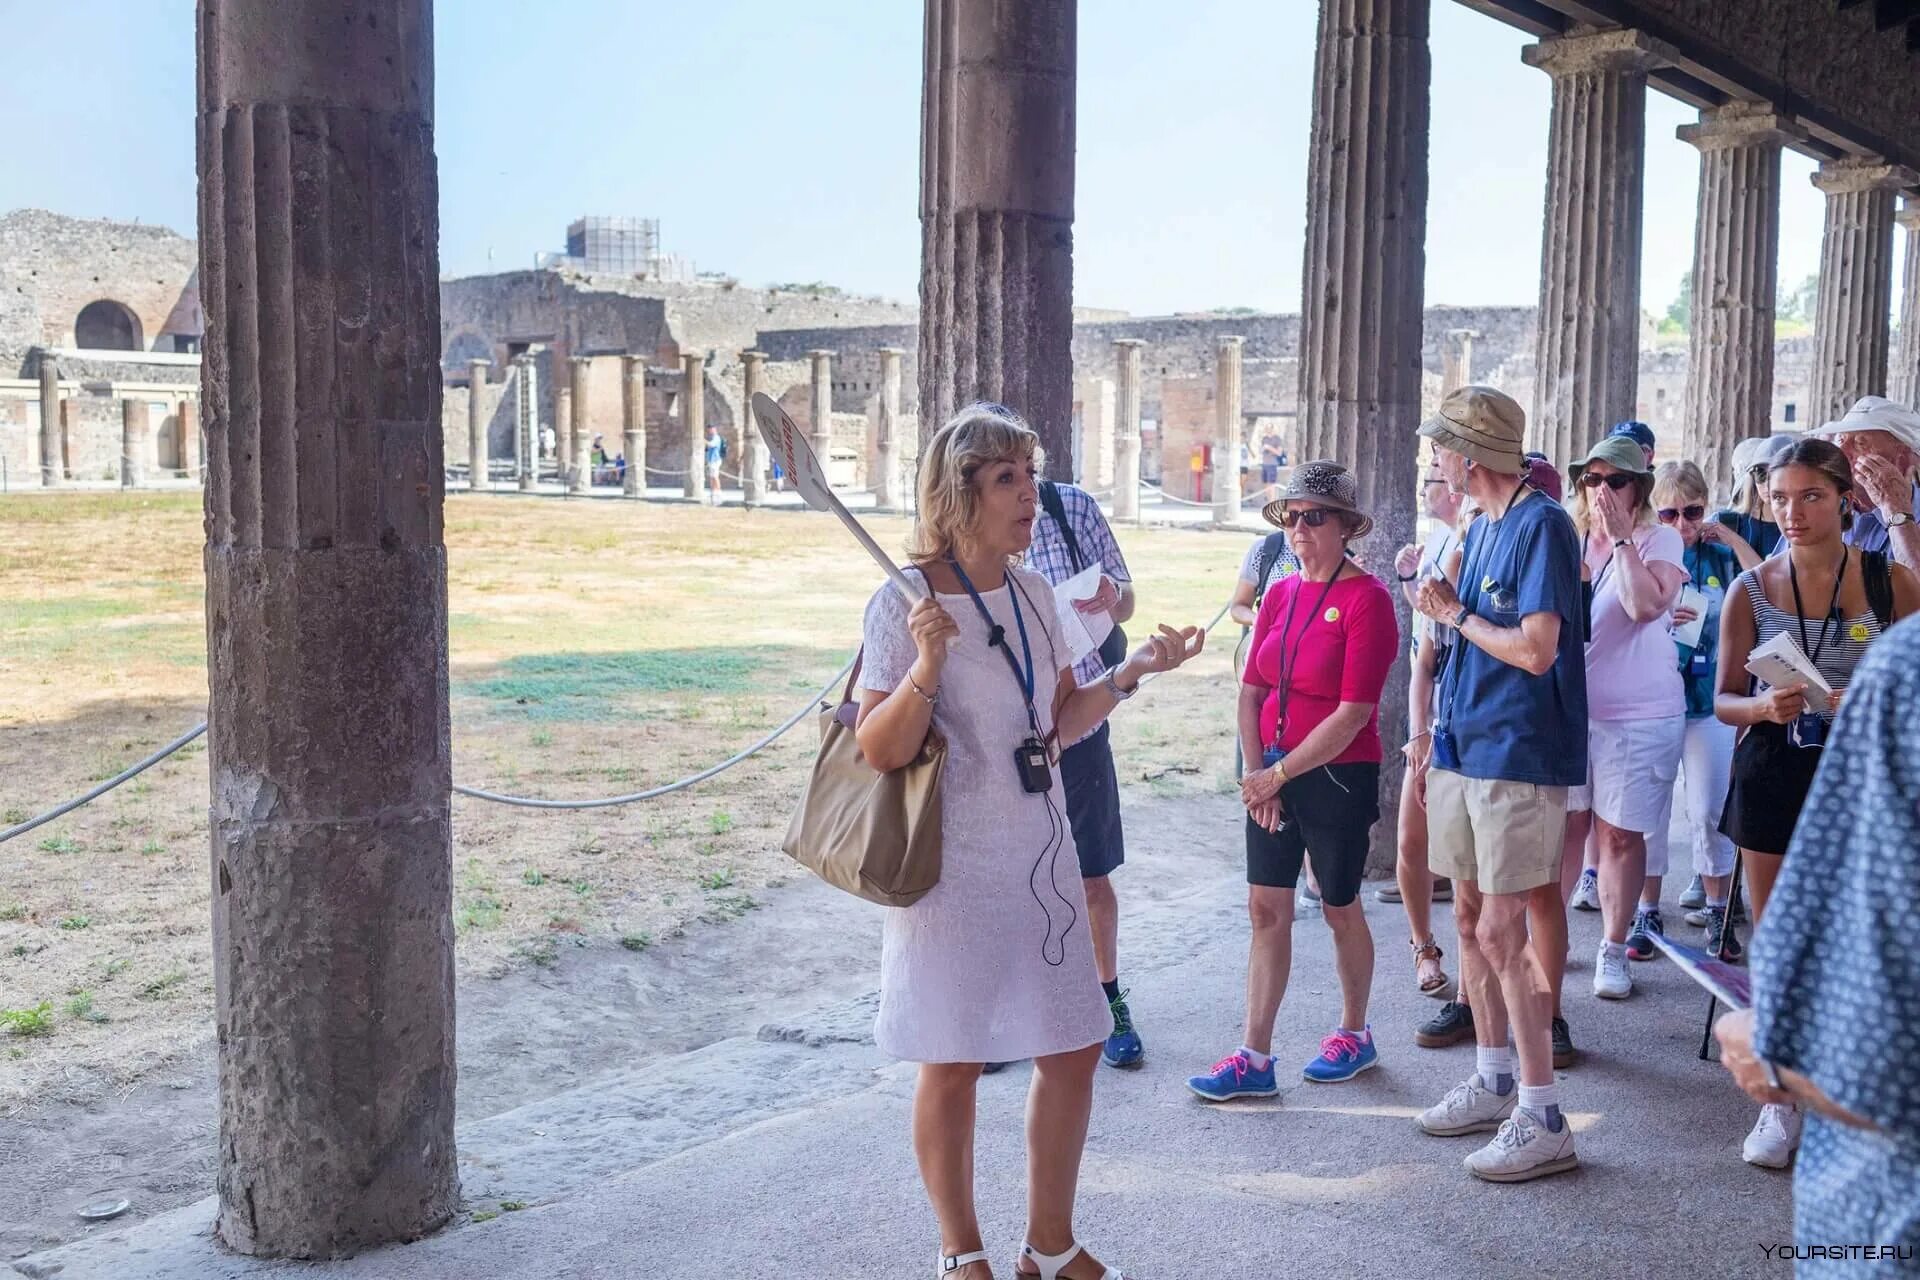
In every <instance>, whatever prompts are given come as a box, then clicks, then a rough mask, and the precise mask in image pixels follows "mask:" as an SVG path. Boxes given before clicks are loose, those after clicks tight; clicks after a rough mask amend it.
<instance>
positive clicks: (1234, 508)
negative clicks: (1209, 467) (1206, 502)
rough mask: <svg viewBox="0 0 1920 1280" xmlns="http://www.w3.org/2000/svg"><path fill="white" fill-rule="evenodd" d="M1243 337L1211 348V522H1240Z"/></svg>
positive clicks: (1244, 340)
mask: <svg viewBox="0 0 1920 1280" xmlns="http://www.w3.org/2000/svg"><path fill="white" fill-rule="evenodd" d="M1246 341H1247V340H1246V339H1245V338H1237V337H1236V338H1221V339H1220V340H1219V341H1218V342H1217V343H1216V344H1215V346H1214V349H1213V521H1214V523H1215V524H1222V525H1231V524H1235V523H1237V522H1238V521H1239V519H1240V416H1241V385H1242V384H1241V380H1240V354H1241V350H1242V348H1243V347H1245V345H1246Z"/></svg>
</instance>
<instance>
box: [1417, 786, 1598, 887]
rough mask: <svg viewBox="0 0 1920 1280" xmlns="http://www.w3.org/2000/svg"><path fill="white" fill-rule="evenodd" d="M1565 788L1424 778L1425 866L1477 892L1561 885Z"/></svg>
mask: <svg viewBox="0 0 1920 1280" xmlns="http://www.w3.org/2000/svg"><path fill="white" fill-rule="evenodd" d="M1566 833H1567V788H1565V787H1544V786H1541V785H1539V784H1538V783H1533V782H1503V781H1490V780H1488V779H1485V778H1469V777H1466V776H1465V775H1463V774H1458V773H1454V772H1452V771H1451V770H1447V769H1432V770H1429V771H1428V773H1427V866H1428V868H1429V869H1431V870H1432V872H1433V874H1435V875H1437V876H1448V877H1451V878H1452V879H1454V880H1463V881H1466V882H1467V883H1469V884H1475V885H1478V886H1479V887H1480V892H1482V893H1526V892H1527V891H1528V890H1530V889H1538V888H1539V887H1540V886H1541V885H1543V884H1556V883H1558V882H1559V879H1560V842H1561V841H1562V840H1563V839H1564V838H1565V837H1566Z"/></svg>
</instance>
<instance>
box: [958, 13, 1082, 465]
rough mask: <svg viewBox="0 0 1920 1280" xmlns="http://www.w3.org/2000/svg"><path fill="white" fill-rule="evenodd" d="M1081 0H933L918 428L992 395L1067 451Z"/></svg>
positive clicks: (1044, 440) (1054, 450)
mask: <svg viewBox="0 0 1920 1280" xmlns="http://www.w3.org/2000/svg"><path fill="white" fill-rule="evenodd" d="M1076 7H1077V4H1076V0H1025V2H1024V3H1021V4H1005V3H1000V2H998V0H926V24H925V28H924V31H925V60H924V63H923V66H922V76H923V79H922V88H921V97H920V439H921V441H922V443H924V442H925V441H926V440H927V439H928V438H929V437H930V436H931V435H932V434H933V433H934V432H935V431H936V430H938V429H939V427H940V425H941V424H942V423H943V422H945V421H946V420H947V418H948V417H950V416H951V415H952V414H953V411H954V410H955V409H957V408H958V407H960V406H961V405H964V404H967V403H969V402H970V401H974V400H995V401H998V402H999V403H1001V404H1005V405H1007V406H1009V407H1011V408H1012V409H1014V410H1016V411H1018V412H1019V413H1020V414H1021V415H1022V416H1023V417H1025V418H1026V420H1027V421H1028V422H1029V423H1031V424H1032V426H1033V428H1034V430H1036V431H1038V432H1039V433H1040V443H1041V444H1042V445H1043V446H1044V447H1045V449H1046V451H1047V457H1048V459H1049V460H1050V461H1051V463H1052V464H1053V465H1052V470H1053V474H1054V476H1055V478H1056V479H1061V480H1071V479H1073V477H1072V476H1070V475H1068V474H1067V473H1066V469H1067V467H1068V466H1069V465H1070V464H1069V461H1068V460H1069V459H1071V458H1072V456H1073V444H1072V436H1071V433H1072V426H1073V424H1072V416H1073V355H1072V340H1073V163H1074V60H1075V45H1076V40H1077V30H1076V22H1077V19H1076V16H1075V10H1076Z"/></svg>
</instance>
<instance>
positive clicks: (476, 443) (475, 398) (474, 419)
mask: <svg viewBox="0 0 1920 1280" xmlns="http://www.w3.org/2000/svg"><path fill="white" fill-rule="evenodd" d="M492 364H493V362H492V361H490V360H480V359H473V360H469V361H467V487H468V488H469V489H471V490H473V491H474V492H475V493H484V492H485V491H486V490H488V489H490V488H492V487H493V484H492V481H491V480H490V479H489V478H488V476H487V411H486V407H485V406H484V405H483V404H482V400H483V399H484V393H485V391H486V389H487V370H488V369H489V368H491V367H492Z"/></svg>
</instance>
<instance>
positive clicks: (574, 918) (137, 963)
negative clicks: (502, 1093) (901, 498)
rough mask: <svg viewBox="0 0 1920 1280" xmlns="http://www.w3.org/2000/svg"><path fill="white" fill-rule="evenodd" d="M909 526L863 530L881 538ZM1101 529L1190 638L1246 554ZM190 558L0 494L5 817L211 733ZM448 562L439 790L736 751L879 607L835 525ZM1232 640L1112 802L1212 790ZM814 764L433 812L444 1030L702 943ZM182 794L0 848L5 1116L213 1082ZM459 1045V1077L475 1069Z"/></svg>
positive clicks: (201, 813)
mask: <svg viewBox="0 0 1920 1280" xmlns="http://www.w3.org/2000/svg"><path fill="white" fill-rule="evenodd" d="M906 530H907V526H906V524H905V522H904V521H900V520H891V521H888V520H879V521H876V534H877V536H878V537H879V539H880V540H881V542H882V543H883V545H891V546H898V545H900V544H901V543H902V542H903V541H904V538H905V535H906ZM1120 539H1121V542H1122V545H1123V548H1124V549H1125V551H1126V553H1127V555H1128V556H1129V559H1130V561H1131V562H1132V565H1133V568H1134V571H1135V573H1136V575H1137V577H1138V579H1139V594H1140V601H1141V603H1140V612H1139V615H1138V618H1139V620H1140V623H1142V624H1144V623H1145V622H1146V621H1148V620H1150V619H1152V620H1162V619H1164V620H1167V621H1173V622H1204V621H1205V620H1206V619H1207V618H1209V617H1211V616H1212V615H1213V613H1214V612H1215V610H1217V609H1218V607H1219V606H1220V605H1221V604H1222V603H1224V601H1225V600H1226V598H1227V595H1228V593H1229V592H1230V589H1231V583H1232V580H1233V574H1234V570H1235V569H1236V567H1237V565H1238V563H1239V560H1240V557H1241V555H1242V554H1243V552H1244V550H1245V545H1246V540H1245V537H1244V535H1239V534H1209V533H1203V532H1198V531H1189V530H1166V529H1161V530H1125V531H1122V532H1121V534H1120ZM202 542H203V534H202V529H201V522H200V507H199V503H198V500H197V496H196V495H139V496H123V495H120V494H63V495H52V496H48V497H39V496H14V497H10V498H6V499H4V500H0V687H3V688H5V689H6V691H7V693H6V696H5V699H4V702H3V703H0V826H4V825H10V824H12V823H14V822H17V821H20V820H22V819H24V818H25V817H27V816H30V815H31V814H34V813H38V812H40V811H41V810H43V809H44V808H46V807H48V806H50V805H51V804H53V803H55V802H57V801H58V800H61V799H65V798H67V797H68V796H71V795H74V794H77V793H79V792H80V791H83V790H85V789H86V788H87V787H88V786H90V785H91V784H92V783H93V782H94V781H97V780H100V779H104V778H106V777H109V776H111V775H112V774H114V773H115V772H117V771H118V770H120V769H121V768H123V767H124V766H125V765H126V764H128V763H130V762H131V761H133V760H134V759H137V758H138V757H140V756H142V755H144V754H146V753H147V752H148V751H150V750H152V749H153V748H154V747H156V746H158V745H160V744H162V743H164V742H166V741H168V740H170V739H171V738H173V737H174V736H176V735H177V734H179V733H180V732H182V731H183V730H185V729H187V728H188V727H190V726H191V725H193V724H194V723H196V722H198V721H199V720H200V719H201V718H202V717H203V716H204V713H205V704H206V670H205V660H204V644H205V632H204V624H203V620H202V610H201V604H202V582H201V568H200V565H201V548H202ZM447 544H448V562H449V579H450V581H449V601H450V625H451V637H452V715H453V743H454V776H455V778H456V780H458V781H460V782H463V783H466V784H469V785H474V786H479V787H483V788H487V789H490V790H500V791H506V792H511V793H516V794H523V795H533V796H543V797H557V798H577V797H586V796H596V795H608V794H617V793H622V792H630V791H635V790H639V789H642V788H645V787H649V786H653V785H656V784H659V783H663V782H667V781H670V780H673V779H675V778H678V777H681V776H684V775H685V774H687V773H690V772H692V771H694V770H696V769H699V768H702V767H704V766H706V765H708V764H710V763H712V762H714V761H716V760H718V759H720V758H722V757H724V756H726V755H728V754H731V753H732V752H733V751H735V750H737V749H739V748H740V747H743V746H745V745H747V744H748V743H750V742H752V741H753V740H755V739H756V738H758V737H759V736H760V735H761V734H762V733H764V732H765V731H766V730H767V729H769V728H771V727H772V726H773V725H774V724H777V723H778V722H779V721H781V720H783V719H784V718H785V717H786V716H787V715H788V714H790V713H791V712H792V711H793V710H795V709H797V708H798V707H800V706H801V705H804V704H805V703H806V702H807V700H808V699H809V698H810V697H811V696H812V694H813V693H814V692H815V691H816V690H818V689H819V688H820V687H821V685H822V684H823V683H824V682H825V681H826V680H827V678H828V677H829V676H830V675H832V673H833V672H834V671H835V670H836V669H838V668H839V667H840V665H841V664H842V663H843V662H844V661H845V660H846V659H847V658H848V657H849V656H851V653H852V650H853V648H854V646H855V644H856V643H857V640H858V634H859V627H860V615H861V609H862V606H863V605H864V602H865V600H866V598H867V597H868V595H869V594H870V593H871V592H872V590H873V589H874V586H875V585H876V573H875V571H874V569H873V568H872V566H871V564H870V562H868V561H867V560H866V559H865V558H864V557H862V556H861V555H860V554H859V553H858V551H857V550H856V549H855V548H854V547H853V546H852V544H851V543H850V541H849V540H848V539H847V538H846V537H845V535H844V534H843V533H842V532H841V530H840V529H839V527H838V526H837V524H835V523H834V522H832V521H831V520H829V519H826V518H824V517H819V516H814V515H811V514H806V513H797V512H773V511H758V512H747V511H743V510H740V509H723V510H709V509H705V508H701V507H693V506H679V505H655V504H638V503H623V502H615V501H592V502H582V501H559V500H554V499H536V498H520V497H517V496H510V495H497V496H465V495H462V496H456V497H453V498H451V499H450V500H449V502H448V505H447ZM1136 629H1137V628H1136ZM1231 630H1232V629H1231V627H1230V626H1229V627H1228V628H1227V629H1226V630H1225V631H1223V632H1222V633H1221V636H1220V638H1221V639H1222V640H1223V641H1226V642H1227V643H1221V644H1217V645H1215V646H1214V647H1213V649H1212V651H1210V652H1209V653H1208V654H1206V655H1204V656H1203V657H1202V658H1201V659H1200V660H1199V661H1198V662H1197V663H1196V664H1195V665H1194V668H1193V670H1192V671H1191V672H1190V673H1182V674H1180V675H1178V676H1176V677H1174V678H1170V679H1166V680H1162V681H1158V682H1155V683H1154V684H1153V685H1151V686H1150V687H1149V688H1148V689H1147V690H1146V691H1145V692H1143V694H1142V695H1141V698H1140V700H1139V701H1137V702H1135V703H1133V704H1132V705H1131V707H1130V708H1129V711H1130V713H1131V714H1128V715H1125V716H1122V717H1120V718H1118V719H1117V720H1116V722H1115V745H1116V750H1117V754H1118V757H1119V761H1120V770H1121V774H1122V778H1123V781H1124V782H1125V784H1126V785H1127V787H1128V790H1129V791H1130V792H1131V793H1132V794H1133V795H1134V796H1136V797H1138V798H1143V797H1145V796H1149V795H1177V794H1183V793H1189V792H1193V791H1197V790H1211V789H1217V788H1222V787H1225V786H1227V785H1228V782H1229V779H1228V776H1227V775H1228V773H1229V771H1230V767H1231V754H1232V747H1231V742H1230V739H1229V737H1228V734H1227V726H1228V725H1229V723H1230V719H1231V714H1232V690H1231V683H1230V677H1229V675H1228V671H1229V659H1228V655H1229V654H1230V652H1231V648H1232V645H1231V641H1232V640H1233V639H1235V638H1237V637H1235V636H1233V635H1232V634H1230V633H1231ZM1143 712H1144V713H1145V714H1142V713H1143ZM814 741H815V740H814V736H813V733H812V731H811V728H810V726H808V725H806V724H804V723H803V725H802V727H801V728H799V729H796V730H795V731H794V732H793V733H792V734H790V735H788V736H787V737H786V738H785V739H783V740H782V741H780V742H779V743H777V744H775V745H774V746H773V747H772V748H770V749H769V750H767V751H765V752H763V753H761V754H760V755H758V756H756V757H754V758H753V759H752V760H750V761H748V762H747V763H745V764H744V765H742V766H741V767H739V768H737V769H735V770H733V771H731V772H729V773H727V774H724V775H722V776H720V777H718V778H715V779H713V780H712V781H710V782H707V783H705V784H702V785H700V786H698V787H695V788H693V789H691V790H689V791H685V792H681V793H679V794H676V795H674V796H670V797H665V798H662V799H658V800H653V801H649V802H644V803H640V804H634V805H628V806H623V807H619V808H608V809H595V810H587V811H581V812H543V811H537V810H527V809H515V808H506V807H502V806H499V805H494V804H489V803H484V802H480V801H476V800H470V799H466V798H462V797H455V800H454V840H455V847H454V850H453V857H454V861H455V868H456V872H457V875H456V894H455V903H454V910H455V915H456V923H457V926H458V938H459V943H458V969H459V973H460V977H461V981H462V985H463V1007H472V1004H471V1000H470V999H469V997H468V995H467V994H466V993H467V992H468V991H469V989H477V988H474V987H473V984H477V983H487V982H498V981H500V980H502V979H506V978H509V977H515V978H517V979H519V980H520V981H518V982H515V983H509V984H507V985H508V986H510V987H515V988H516V989H518V988H520V987H521V986H524V989H525V991H526V992H527V993H528V994H527V995H526V997H525V998H526V999H529V1000H543V999H550V998H552V997H551V995H550V994H549V995H540V994H537V993H539V992H541V991H543V990H545V991H548V992H551V990H552V985H553V982H554V981H555V980H556V979H560V978H562V977H563V976H564V975H563V971H565V970H567V969H568V967H569V966H571V965H575V964H576V963H579V964H585V963H587V960H588V957H589V956H591V957H592V962H593V963H594V964H597V965H603V964H612V965H616V966H617V965H619V964H621V963H627V964H639V963H641V962H642V960H643V959H644V957H645V954H646V952H647V951H648V950H649V949H651V948H654V947H657V946H661V945H663V944H666V943H668V942H670V941H672V940H674V939H677V938H681V937H683V936H684V935H685V933H686V931H687V930H688V929H689V928H690V927H693V926H695V925H696V924H699V923H702V922H704V923H706V924H709V925H713V926H717V927H715V928H713V929H710V930H703V931H702V937H703V938H707V939H709V940H718V941H712V942H711V945H714V946H719V947H721V948H722V949H723V950H724V949H725V947H726V944H725V943H724V939H726V938H727V937H728V936H729V930H728V929H727V928H726V927H725V926H728V925H731V924H735V923H737V922H738V921H740V920H742V919H744V918H746V917H747V916H749V914H750V913H752V912H754V911H756V910H758V909H760V908H761V906H762V900H763V898H764V896H765V894H766V893H767V891H768V890H769V889H771V888H774V887H776V886H778V885H779V884H781V883H783V882H784V881H785V880H786V879H788V878H790V877H791V876H792V875H793V874H795V872H794V869H793V868H792V866H791V864H790V863H789V862H787V861H786V859H785V858H784V856H783V855H782V854H781V853H780V852H779V849H778V843H779V838H780V836H781V834H782V832H783V831H784V829H785V825H786V821H787V816H788V813H789V810H790V807H791V803H792V799H793V796H794V794H795V792H796V790H797V789H798V787H799V785H800V781H801V778H802V776H803V773H804V771H805V769H806V768H807V766H808V764H809V763H810V761H811V753H812V749H813V745H814ZM207 792H208V783H207V773H206V751H205V745H204V740H202V741H201V742H198V743H195V744H194V745H193V746H192V747H190V748H188V749H187V750H185V751H183V752H181V753H180V754H178V755H176V756H174V757H173V758H171V759H169V760H168V761H166V762H164V763H163V764H161V765H159V766H157V767H155V768H154V769H152V770H150V771H149V772H148V773H146V774H144V775H142V776H141V777H140V778H138V779H136V780H135V781H134V782H132V783H130V784H128V785H126V786H124V787H122V788H120V789H118V790H116V791H114V792H111V793H109V794H108V795H107V796H106V797H104V798H103V799H101V800H100V801H98V802H96V803H94V804H92V805H89V806H87V807H85V808H83V809H81V810H79V811H78V812H76V813H74V814H71V815H69V816H67V817H65V818H63V819H60V820H58V821H56V822H54V823H51V824H49V825H47V826H45V827H42V828H40V829H39V830H36V831H34V832H32V833H31V834H29V835H27V836H25V837H21V838H19V839H17V840H15V841H12V842H10V843H8V844H7V845H5V846H0V1019H4V1022H5V1026H4V1027H3V1028H0V1118H5V1119H8V1120H14V1121H22V1122H27V1121H31V1120H33V1119H35V1118H36V1117H44V1116H45V1115H46V1114H48V1110H49V1109H50V1108H51V1109H57V1110H61V1111H63V1112H68V1113H70V1114H75V1115H78V1114H82V1113H83V1112H84V1113H85V1114H89V1115H95V1116H101V1117H103V1118H104V1119H106V1120H107V1121H109V1123H107V1124H106V1125H105V1128H106V1129H109V1130H111V1129H113V1128H114V1125H113V1124H112V1123H111V1119H112V1115H113V1113H114V1112H115V1111H116V1110H117V1109H118V1106H119V1105H120V1104H125V1103H127V1102H128V1100H130V1099H133V1098H135V1097H136V1096H137V1095H139V1094H140V1093H141V1092H142V1091H143V1090H145V1091H148V1092H150V1091H152V1090H154V1089H165V1088H168V1087H172V1086H175V1085H181V1086H182V1087H185V1086H186V1085H191V1083H192V1079H193V1077H194V1076H195V1075H196V1074H197V1073H199V1072H201V1071H203V1070H204V1069H205V1063H206V1061H207V1060H208V1058H209V1055H207V1054H205V1053H204V1052H202V1050H203V1048H204V1046H205V1045H206V1044H207V1042H208V1041H209V1040H210V1038H211V1034H212V1027H211V1022H210V1018H209V1013H210V1009H211V1003H212V977H211V965H210V960H209V954H208V942H207V933H208V910H207V892H208V876H207V856H208V855H207V827H206V806H207ZM734 932H739V931H738V930H735V931H734ZM563 989H564V988H563ZM694 994H695V995H697V994H698V993H697V991H696V992H695V993H694ZM509 1003H511V1002H509ZM695 1003H696V1004H697V1001H696V1002H695ZM690 1007H691V1006H690ZM581 1015H582V1016H583V1017H590V1016H591V1011H590V1010H588V1009H582V1010H581ZM463 1040H464V1038H463ZM462 1048H463V1054H464V1053H466V1052H468V1051H469V1046H468V1045H467V1044H465V1043H463V1046H462ZM479 1052H480V1053H481V1054H482V1060H480V1061H464V1060H463V1063H462V1066H463V1072H464V1073H473V1072H476V1071H477V1072H479V1073H482V1074H483V1075H484V1073H485V1072H486V1071H487V1070H488V1063H487V1062H486V1061H485V1060H484V1054H485V1050H484V1048H482V1049H480V1050H479ZM549 1057H550V1058H551V1060H552V1064H562V1063H564V1062H565V1060H566V1046H565V1044H564V1043H561V1044H559V1045H557V1046H555V1050H554V1052H553V1053H551V1054H550V1055H549ZM549 1065H551V1064H549ZM182 1082H185V1084H184V1085H183V1083H182ZM510 1092H511V1091H510ZM502 1104H503V1105H506V1102H505V1100H504V1099H503V1100H502ZM75 1108H78V1109H81V1110H80V1111H73V1110H72V1109H75ZM102 1108H104V1109H105V1111H104V1112H102ZM481 1114H485V1112H484V1111H483V1112H481ZM36 1127H37V1126H36ZM73 1129H74V1140H73V1142H72V1144H70V1149H67V1150H65V1151H49V1150H47V1149H45V1145H44V1143H43V1144H40V1148H41V1149H39V1150H37V1151H36V1152H35V1158H36V1159H49V1158H66V1159H69V1160H73V1161H79V1162H84V1161H86V1160H88V1159H90V1158H93V1157H96V1156H98V1155H99V1154H100V1151H101V1150H102V1148H101V1146H100V1144H101V1142H103V1141H106V1139H104V1138H103V1137H102V1134H101V1133H99V1132H94V1131H93V1130H92V1129H90V1128H89V1127H88V1126H87V1125H78V1126H73ZM42 1136H43V1137H47V1136H48V1135H47V1133H46V1131H45V1130H44V1129H43V1130H42ZM153 1136H154V1137H155V1138H156V1139H157V1138H160V1137H161V1136H162V1135H158V1134H156V1135H153ZM109 1145H112V1144H111V1143H110V1144H109ZM119 1145H121V1146H123V1147H124V1146H125V1145H127V1144H126V1143H125V1142H121V1143H120V1144H119ZM109 1167H110V1162H109Z"/></svg>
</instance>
